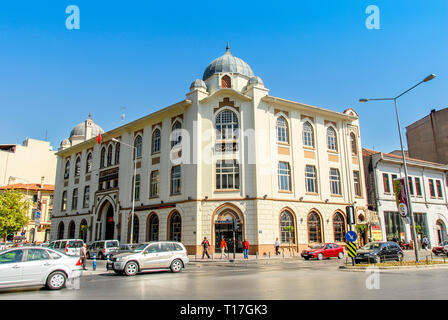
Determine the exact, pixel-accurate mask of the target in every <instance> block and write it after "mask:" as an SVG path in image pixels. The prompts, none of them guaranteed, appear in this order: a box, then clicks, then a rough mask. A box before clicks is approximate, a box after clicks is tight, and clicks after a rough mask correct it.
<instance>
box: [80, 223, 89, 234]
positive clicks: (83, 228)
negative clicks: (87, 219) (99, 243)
mask: <svg viewBox="0 0 448 320" xmlns="http://www.w3.org/2000/svg"><path fill="white" fill-rule="evenodd" d="M87 229H88V227H87V225H86V224H83V225H82V226H81V232H82V233H86V232H87Z"/></svg>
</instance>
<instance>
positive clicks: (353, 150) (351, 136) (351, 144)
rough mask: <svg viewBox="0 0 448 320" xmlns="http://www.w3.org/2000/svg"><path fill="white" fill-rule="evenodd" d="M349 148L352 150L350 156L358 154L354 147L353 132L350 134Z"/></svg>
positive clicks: (356, 148)
mask: <svg viewBox="0 0 448 320" xmlns="http://www.w3.org/2000/svg"><path fill="white" fill-rule="evenodd" d="M350 146H351V149H352V154H358V147H357V146H356V136H355V134H354V133H353V132H352V133H350Z"/></svg>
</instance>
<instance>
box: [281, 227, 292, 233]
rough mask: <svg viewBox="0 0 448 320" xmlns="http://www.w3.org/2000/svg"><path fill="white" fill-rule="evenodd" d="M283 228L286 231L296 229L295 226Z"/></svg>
mask: <svg viewBox="0 0 448 320" xmlns="http://www.w3.org/2000/svg"><path fill="white" fill-rule="evenodd" d="M283 230H285V231H286V232H293V231H294V227H293V226H286V227H285V228H284V229H283Z"/></svg>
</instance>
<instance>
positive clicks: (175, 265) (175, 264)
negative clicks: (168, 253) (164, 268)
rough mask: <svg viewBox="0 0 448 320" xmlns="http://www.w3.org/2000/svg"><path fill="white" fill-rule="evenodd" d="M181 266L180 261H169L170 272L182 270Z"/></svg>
mask: <svg viewBox="0 0 448 320" xmlns="http://www.w3.org/2000/svg"><path fill="white" fill-rule="evenodd" d="M182 267H183V264H182V261H180V260H179V259H176V260H174V261H173V262H171V266H170V269H171V271H172V272H180V271H181V270H182Z"/></svg>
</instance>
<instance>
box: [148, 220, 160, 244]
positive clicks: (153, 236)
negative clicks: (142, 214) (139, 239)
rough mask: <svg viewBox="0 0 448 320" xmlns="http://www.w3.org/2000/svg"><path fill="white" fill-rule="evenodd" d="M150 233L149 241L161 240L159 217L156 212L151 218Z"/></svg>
mask: <svg viewBox="0 0 448 320" xmlns="http://www.w3.org/2000/svg"><path fill="white" fill-rule="evenodd" d="M148 230H149V235H148V241H158V240H159V217H158V216H157V215H156V214H152V215H151V217H150V218H149V228H148Z"/></svg>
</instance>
